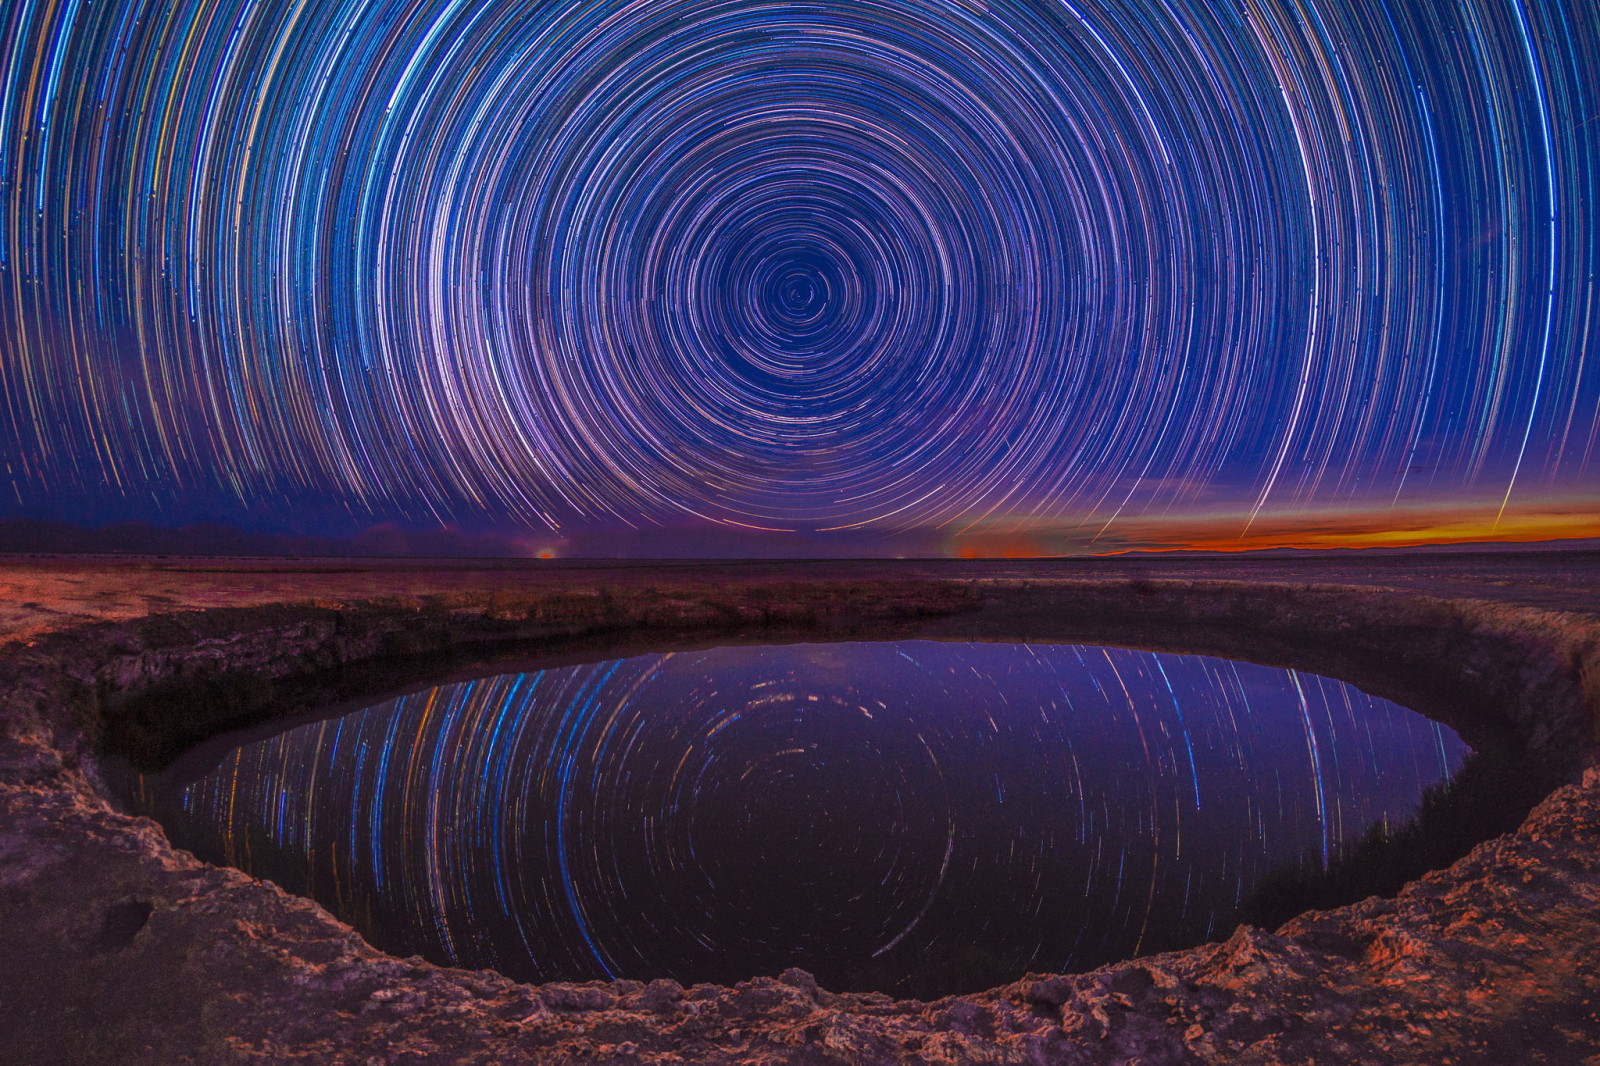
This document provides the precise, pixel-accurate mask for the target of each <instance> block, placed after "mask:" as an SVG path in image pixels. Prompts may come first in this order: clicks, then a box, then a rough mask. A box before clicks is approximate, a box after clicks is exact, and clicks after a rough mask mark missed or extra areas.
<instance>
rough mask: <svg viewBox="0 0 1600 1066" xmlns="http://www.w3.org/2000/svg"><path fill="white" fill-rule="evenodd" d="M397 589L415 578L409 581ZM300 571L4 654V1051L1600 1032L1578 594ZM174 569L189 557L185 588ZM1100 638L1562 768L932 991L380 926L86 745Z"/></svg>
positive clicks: (491, 1049) (603, 1051)
mask: <svg viewBox="0 0 1600 1066" xmlns="http://www.w3.org/2000/svg"><path fill="white" fill-rule="evenodd" d="M411 585H412V586H413V587H417V586H419V582H418V581H416V580H414V579H413V580H411ZM449 585H450V582H449V581H447V580H446V581H443V582H437V583H436V584H435V585H433V586H429V587H428V588H427V590H426V591H424V592H411V593H406V592H404V590H400V591H396V590H395V589H394V588H392V587H385V588H383V589H381V590H377V591H376V593H375V590H374V588H373V587H372V582H371V581H370V580H367V579H364V578H360V579H351V580H349V581H348V582H346V583H344V585H343V588H342V590H341V588H340V583H339V582H337V581H335V582H328V581H324V582H322V585H321V587H320V589H319V592H318V595H317V596H316V598H315V599H314V600H313V601H311V602H306V599H305V597H303V596H299V597H297V596H295V595H294V594H293V592H292V591H291V590H290V589H289V588H274V587H267V588H265V589H264V590H263V589H257V590H256V591H255V592H252V593H250V594H248V595H244V594H241V595H239V596H237V597H236V598H235V599H234V600H233V601H232V602H237V603H239V604H241V606H238V607H226V608H218V607H213V608H211V609H209V610H204V611H182V610H177V608H182V607H184V606H186V604H185V602H184V600H183V598H182V596H181V595H180V596H179V597H177V598H176V602H172V603H171V604H170V606H171V607H172V608H174V610H173V611H172V612H169V613H166V614H161V615H153V616H151V615H136V614H132V613H130V612H124V613H121V614H120V615H118V614H116V613H113V615H114V617H116V620H113V621H98V622H96V621H82V620H79V619H74V620H73V621H72V622H71V623H70V624H66V625H62V626H58V627H56V628H54V629H51V628H50V627H49V626H42V627H40V626H36V627H33V628H30V629H28V630H27V631H26V632H22V633H21V634H20V636H18V632H19V631H18V629H17V628H16V627H14V628H13V633H12V635H13V636H18V639H13V640H12V642H11V643H10V644H8V645H7V646H6V647H5V648H4V649H3V651H0V678H3V682H0V914H3V915H4V918H5V921H4V922H0V1003H3V1004H4V1010H3V1011H0V1048H4V1051H3V1053H0V1058H3V1059H4V1061H7V1062H15V1063H18V1064H25V1066H45V1064H54V1063H73V1064H87V1063H118V1064H143V1063H151V1064H155V1063H161V1064H169V1063H233V1062H270V1063H352V1064H372V1063H385V1064H388V1063H418V1064H421V1063H483V1064H489V1063H513V1062H529V1063H535V1062H536V1063H558V1062H615V1063H680V1062H681V1063H734V1062H752V1063H754V1062H775V1063H776V1062H785V1063H788V1062H793V1063H819V1064H820V1063H871V1062H913V1063H969V1062H970V1063H978V1062H983V1063H1009V1062H1016V1063H1132V1062H1138V1063H1143V1064H1146V1066H1156V1064H1163V1063H1189V1062H1197V1063H1199V1062H1204V1063H1210V1062H1218V1063H1221V1062H1227V1063H1283V1062H1294V1063H1318V1062H1326V1063H1393V1062H1415V1063H1578V1062H1600V848H1597V847H1596V845H1597V843H1600V834H1597V829H1600V771H1596V770H1594V769H1593V768H1592V766H1593V764H1594V763H1595V758H1594V756H1595V752H1596V740H1595V729H1596V725H1595V724H1596V721H1597V716H1596V711H1597V709H1600V623H1597V621H1596V619H1595V618H1593V617H1591V616H1586V615H1580V614H1572V613H1568V614H1560V613H1552V612H1546V611H1540V610H1535V609H1531V608H1528V607H1524V606H1518V605H1515V604H1508V603H1503V602H1502V603H1491V602H1487V601H1484V600H1477V599H1473V600H1463V599H1449V600H1446V599H1441V598H1439V597H1435V596H1429V595H1423V594H1418V593H1416V592H1403V591H1396V590H1393V589H1383V588H1375V587H1372V586H1367V587H1357V586H1350V585H1326V584H1320V585H1311V584H1297V583H1263V582H1250V581H1231V582H1221V581H1203V580H1181V581H1172V580H1146V579H1139V580H1056V579H1049V578H1038V579H1026V578H1017V577H999V578H986V579H971V580H961V581H938V580H931V579H927V578H925V577H917V578H915V579H904V578H894V577H884V578H881V579H877V580H866V579H862V578H860V577H859V576H853V577H851V578H850V579H849V580H829V579H826V578H824V577H821V576H815V575H813V576H811V577H808V578H806V579H803V580H797V579H795V578H793V577H792V575H787V576H786V575H781V574H772V575H767V576H766V577H760V576H757V577H746V578H742V579H741V580H739V581H729V580H725V579H719V580H715V581H708V580H707V579H706V578H705V575H703V574H694V573H688V572H684V573H677V574H675V575H673V576H672V577H671V578H669V579H660V580H656V579H652V580H651V581H649V582H648V583H646V582H644V581H641V580H637V579H635V580H631V581H628V582H622V583H618V584H617V585H608V584H606V583H605V582H603V581H602V582H598V583H597V582H595V581H593V580H591V579H589V578H583V579H577V578H571V579H566V580H554V581H547V580H541V581H539V582H531V583H520V584H519V583H518V582H517V581H516V580H515V579H505V578H502V579H500V580H497V581H496V582H495V583H494V588H493V591H492V592H491V593H486V592H484V591H483V590H481V589H474V590H471V591H466V592H463V591H456V592H452V591H450V590H449V588H448V586H449ZM180 591H181V589H180ZM868 636H870V637H877V638H882V637H906V636H922V637H931V638H945V639H1032V640H1040V641H1047V640H1100V641H1104V642H1109V643H1121V644H1126V645H1131V646H1142V647H1153V648H1163V649H1168V650H1178V649H1182V650H1190V651H1199V652H1207V653H1212V654H1224V655H1232V656H1233V657H1236V658H1246V659H1252V660H1255V661H1259V662H1266V663H1270V664H1275V665H1293V666H1298V667H1303V668H1306V669H1311V670H1316V671H1318V672H1321V673H1325V674H1330V675H1332V676H1338V677H1342V678H1345V679H1347V680H1351V681H1354V682H1356V683H1358V684H1361V685H1362V686H1363V687H1366V688H1368V689H1369V690H1370V691H1374V692H1376V693H1378V694H1381V695H1386V696H1389V697H1390V698H1395V699H1398V700H1400V701H1401V702H1404V703H1406V704H1408V705H1410V706H1412V707H1414V708H1417V709H1419V710H1422V711H1424V712H1425V713H1428V714H1430V715H1432V716H1434V717H1436V718H1439V719H1440V720H1442V721H1445V722H1447V723H1448V724H1450V725H1452V726H1454V727H1455V728H1456V729H1457V730H1458V731H1459V732H1460V733H1461V734H1462V735H1463V736H1464V737H1465V738H1467V739H1468V741H1469V743H1474V744H1475V745H1495V746H1498V747H1499V748H1501V749H1502V750H1510V751H1513V752H1515V753H1516V755H1517V757H1518V758H1519V759H1521V760H1522V763H1523V764H1524V765H1525V766H1526V768H1527V773H1528V774H1530V775H1534V776H1536V777H1537V778H1539V779H1540V780H1541V781H1545V782H1547V783H1548V785H1549V787H1550V788H1551V791H1550V792H1549V794H1548V796H1547V797H1546V798H1545V799H1544V800H1543V801H1542V802H1540V803H1539V804H1538V805H1537V806H1536V807H1535V808H1534V810H1533V811H1532V813H1531V814H1530V815H1529V816H1528V817H1527V819H1526V820H1525V821H1524V822H1523V824H1522V825H1521V826H1520V828H1518V829H1517V830H1516V831H1514V832H1512V833H1509V834H1507V835H1505V836H1502V837H1499V838H1496V839H1493V840H1489V841H1486V842H1484V843H1482V844H1480V845H1479V846H1478V847H1476V848H1475V849H1474V850H1473V851H1472V852H1471V853H1470V854H1469V855H1467V856H1466V857H1465V858H1463V859H1461V860H1460V861H1458V862H1456V863H1455V864H1454V865H1452V866H1450V867H1449V868H1448V869H1445V870H1441V871H1436V872H1434V873H1430V874H1428V875H1426V876H1424V877H1422V878H1421V879H1420V880H1417V881H1415V882H1413V883H1411V884H1409V885H1407V886H1406V887H1405V888H1404V889H1403V890H1401V891H1400V892H1399V893H1398V895H1397V896H1395V897H1393V898H1373V899H1368V900H1366V901H1364V902H1361V903H1357V904H1354V905H1352V906H1348V907H1343V908H1340V909H1338V910H1333V911H1325V912H1318V913H1309V914H1306V915H1303V916H1301V917H1299V918H1296V919H1295V920H1293V921H1291V922H1289V923H1288V924H1287V925H1285V926H1283V927H1282V928H1280V929H1278V930H1276V931H1275V932H1268V931H1265V930H1260V929H1254V928H1250V927H1240V928H1239V929H1238V930H1237V931H1235V932H1234V933H1233V935H1232V936H1230V937H1229V938H1228V939H1227V940H1226V941H1224V942H1222V943H1218V944H1212V945H1206V946H1203V947H1199V948H1195V949H1191V950H1188V951H1182V952H1175V953H1171V954H1166V955H1160V956H1153V957H1147V958H1141V959H1135V960H1131V961H1128V962H1124V963H1119V964H1116V965H1112V966H1108V967H1105V968H1102V969H1099V970H1096V971H1093V972H1091V973H1085V974H1071V975H1028V976H1026V977H1023V978H1022V979H1020V980H1018V981H1016V982H1014V983H1012V984H1009V985H1005V986H1003V987H1000V988H996V989H992V990H990V991H988V992H985V993H981V994H977V995H970V996H960V997H953V998H948V999H943V1000H939V1001H936V1002H932V1003H922V1002H915V1001H904V1000H901V1001H897V1000H893V999H891V998H890V997H888V996H884V995H878V994H868V995H861V994H848V995H838V994H833V993H830V992H828V991H826V990H823V989H820V988H818V987H817V986H816V983H815V981H813V980H812V979H811V978H810V977H809V975H807V974H805V973H803V972H801V971H798V970H791V971H788V972H786V973H783V974H780V975H777V976H763V977H753V978H752V979H751V980H749V981H744V982H741V983H739V984H737V985H735V986H734V987H732V988H724V987H719V986H709V985H699V986H694V987H691V988H682V987H680V986H678V985H677V984H675V983H673V982H671V981H667V980H658V981H654V982H651V983H649V984H644V983H640V982H630V981H619V982H614V983H609V984H606V983H589V984H581V985H576V984H548V985H543V986H528V985H520V984H517V983H515V982H512V981H510V980H508V979H506V978H504V977H502V976H500V975H498V974H495V973H491V972H465V971H460V970H452V969H447V968H441V967H437V966H433V965H430V964H428V963H426V962H423V961H422V960H420V959H416V958H412V959H396V958H392V957H389V956H386V955H384V954H382V953H380V952H378V951H376V950H374V949H373V948H371V947H370V946H368V945H367V944H366V943H365V942H363V941H362V940H361V939H360V938H359V937H358V936H357V935H356V934H355V933H354V932H352V931H351V930H350V929H349V928H348V927H346V926H344V925H342V924H341V923H339V922H338V921H337V920H336V919H334V918H333V917H332V916H330V915H329V914H328V913H327V912H326V911H324V910H323V909H322V908H321V907H319V906H318V905H316V904H315V903H312V902H310V901H308V900H304V899H299V898H296V897H293V896H289V895H286V894H285V893H283V892H281V891H279V890H278V889H277V888H276V887H274V886H273V885H271V884H270V883H267V882H262V881H257V880H254V879H252V878H250V877H248V876H246V875H245V874H243V873H240V872H238V871H235V870H229V869H223V868H218V867H214V866H209V865H207V864H204V863H201V862H199V861H198V860H196V859H195V858H193V857H192V856H190V855H188V854H187V853H185V852H181V851H177V850H175V849H173V848H172V847H171V846H170V844H169V843H168V842H167V840H166V838H165V836H164V834H163V833H162V831H161V829H160V827H159V826H157V825H156V824H155V823H153V822H151V821H149V820H147V819H141V818H134V817H130V816H127V815H125V814H122V813H119V812H118V810H116V808H115V804H114V803H113V802H112V801H111V800H110V798H109V797H108V794H107V790H106V788H105V786H104V783H103V775H102V769H101V768H102V766H103V765H104V760H105V758H106V757H107V755H108V754H115V755H117V756H118V757H122V758H128V759H131V760H133V761H134V762H136V763H144V764H149V765H159V764H161V763H162V762H164V761H165V760H169V759H171V758H172V757H173V756H174V755H176V754H178V753H179V752H180V751H184V750H188V749H191V748H192V746H193V745H194V744H195V743H197V742H200V741H202V740H203V739H204V738H206V737H208V736H212V735H214V734H216V733H218V732H219V731H221V730H225V729H237V728H241V727H248V728H254V729H258V730H270V729H274V728H281V727H282V725H283V723H284V722H286V721H290V720H293V718H294V717H295V716H297V715H305V714H309V713H319V708H321V709H325V708H327V707H328V706H330V705H336V704H338V703H340V702H341V701H360V700H365V699H369V698H372V697H373V696H376V695H383V694H386V693H389V692H392V691H397V690H402V689H404V688H406V687H407V686H412V687H415V686H419V685H421V684H423V683H426V682H431V681H432V680H436V679H437V678H438V677H441V676H452V675H455V676H460V675H464V674H467V673H472V672H487V671H490V670H498V669H504V668H506V666H507V665H508V664H511V663H516V664H518V665H548V664H552V663H555V662H571V661H581V660H582V659H585V658H599V657H603V656H610V655H614V654H617V653H620V652H627V651H636V650H639V649H641V648H645V647H668V646H683V645H688V644H695V643H700V644H705V643H719V642H727V641H734V640H763V641H776V640H795V639H811V640H820V639H851V638H854V639H862V638H863V637H868Z"/></svg>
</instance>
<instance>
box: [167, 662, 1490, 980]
mask: <svg viewBox="0 0 1600 1066" xmlns="http://www.w3.org/2000/svg"><path fill="white" fill-rule="evenodd" d="M1463 750H1464V749H1463V747H1462V745H1461V743H1460V741H1459V740H1458V739H1457V738H1456V737H1455V736H1454V734H1451V733H1449V731H1448V730H1445V729H1443V728H1442V727H1440V726H1438V725H1436V724H1434V723H1431V722H1428V721H1426V720H1424V719H1422V718H1420V717H1418V716H1416V715H1413V714H1411V713H1410V712H1407V711H1404V710H1402V709H1400V708H1397V707H1395V706H1394V705H1392V704H1389V703H1386V702H1385V701H1382V700H1379V699H1376V698H1374V697H1371V696H1368V695H1366V694H1364V693H1362V692H1360V691H1359V690H1357V689H1355V688H1352V687H1350V686H1348V685H1343V684H1341V683H1338V682H1334V681H1330V680H1328V679H1326V678H1321V677H1317V676H1315V675H1311V674H1300V673H1295V672H1290V671H1283V670H1274V669H1270V668H1267V667H1260V666H1252V665H1249V664H1245V663H1235V662H1226V661H1222V660H1216V659H1206V658H1201V657H1197V656H1186V655H1166V654H1155V653H1150V652H1139V651H1128V650H1123V649H1115V648H1083V647H1074V646H1050V645H1046V646H1021V645H1003V644H940V643H928V642H902V643H881V644H838V645H831V646H826V647H818V646H808V645H792V646H786V647H735V648H718V649H713V650H710V651H702V652H680V653H676V654H671V655H647V656H640V657H638V658H633V659H626V660H617V661H612V662H608V663H601V664H595V665H590V666H577V667H565V668H561V669H552V670H546V671H543V672H541V673H537V674H524V675H505V676H501V677H492V678H486V679H483V680H479V681H470V682H462V683H456V684H451V685H446V686H442V687H440V688H437V689H434V690H431V691H429V692H424V693H419V694H416V695H413V696H406V697H402V698H400V699H397V700H394V701H391V702H390V703H387V704H384V705H381V706H378V707H373V708H369V709H367V710H364V711H360V712H357V713H355V714H351V715H347V716H345V717H343V718H340V719H337V720H331V721H326V722H318V723H313V724H310V725H305V726H301V727H297V728H295V729H292V730H289V731H287V732H284V733H282V734H279V735H278V736H275V737H273V738H271V739H268V740H264V741H258V742H254V743H251V744H249V745H246V746H245V747H242V748H240V749H238V750H237V751H235V752H234V753H233V754H231V755H230V756H228V757H227V758H226V759H224V760H223V762H222V763H221V764H220V766H219V768H218V770H217V771H216V772H215V773H213V774H212V775H210V776H209V777H207V778H204V779H202V780H200V781H198V782H196V783H194V784H192V785H190V786H188V787H187V788H185V789H183V790H182V791H181V793H177V794H178V795H180V796H181V800H179V801H178V802H177V803H176V805H175V806H167V807H163V806H162V805H161V804H160V803H157V802H156V801H154V800H150V801H149V802H151V803H154V804H155V806H154V807H153V808H152V813H154V814H156V815H157V816H159V817H160V818H161V820H162V822H163V824H165V825H166V826H167V827H168V828H169V831H170V832H171V833H172V835H173V837H174V839H175V841H177V842H178V843H179V844H180V846H185V847H189V848H190V849H191V850H195V851H197V852H198V853H200V854H202V855H203V856H206V857H210V858H214V859H216V860H218V861H223V862H228V863H232V864H234V865H240V866H243V867H245V868H246V869H249V870H250V871H252V872H254V873H256V874H258V875H259V876H264V877H268V878H270V879H272V880H274V881H276V882H278V883H279V884H280V885H283V886H284V887H285V888H287V889H289V890H291V891H296V892H300V893H302V894H306V895H310V896H312V897H314V898H316V899H319V900H320V901H322V902H323V903H325V904H326V905H327V906H328V907H329V908H330V909H332V910H333V911H334V912H335V913H337V914H340V915H341V916H343V917H345V918H347V920H350V921H352V922H354V923H356V924H357V925H358V926H360V928H361V931H362V932H363V933H364V934H365V935H366V936H368V938H369V939H371V940H372V941H373V942H374V943H376V944H379V945H381V946H382V947H384V948H385V949H387V950H390V951H392V952H395V953H398V954H402V955H405V954H413V953H417V954H423V955H426V956H429V957H431V958H434V959H437V960H439V961H441V962H446V963H449V964H451V965H458V966H466V967H473V968H477V967H489V968H494V969H498V970H501V971H502V972H505V973H507V974H510V975H512V976H514V977H518V978H522V979H529V980H553V979H584V978H588V977H601V976H616V977H638V978H645V979H649V978H655V977H660V976H672V977H676V978H679V979H680V980H684V981H688V982H694V981H701V980H709V981H717V982H722V983H727V982H731V981H737V980H742V979H744V978H746V977H749V976H751V975H752V974H758V973H777V972H780V971H782V970H783V969H785V968H786V967H788V966H800V967H802V968H804V969H808V970H811V971H813V972H815V973H817V974H818V976H819V978H821V979H823V983H824V985H826V986H830V987H839V988H844V987H848V986H851V985H854V986H857V987H870V986H872V985H873V984H874V982H884V981H889V982H892V981H895V980H899V979H901V978H909V976H910V975H915V974H916V973H918V972H919V967H923V966H925V965H930V964H935V965H942V963H936V962H935V963H930V962H929V960H939V959H944V960H948V961H949V963H950V965H956V964H957V961H958V960H959V965H960V966H962V967H965V966H967V965H968V963H970V962H972V960H973V959H978V960H982V959H987V958H991V957H993V958H996V959H1005V960H1007V961H1006V963H1005V964H1006V966H1008V967H1009V966H1012V965H1015V966H1016V967H1020V968H1028V969H1035V970H1045V971H1052V972H1059V971H1063V970H1067V969H1072V968H1079V969H1082V968H1088V967H1092V966H1094V965H1098V964H1100V963H1102V962H1106V961H1110V960H1112V959H1115V958H1119V957H1126V956H1127V955H1129V954H1131V953H1134V952H1136V951H1141V950H1164V949H1166V948H1168V947H1175V946H1184V945H1187V944H1193V943H1199V942H1201V941H1203V940H1206V939H1209V938H1211V937H1213V936H1214V935H1216V934H1217V933H1218V932H1219V931H1220V930H1226V929H1228V928H1231V926H1232V924H1233V923H1234V922H1235V921H1236V916H1237V911H1238V907H1239V900H1240V899H1241V897H1242V896H1243V895H1244V894H1245V893H1246V892H1247V891H1248V890H1249V889H1250V887H1251V886H1252V885H1253V884H1254V883H1255V882H1256V881H1257V880H1258V879H1259V878H1260V877H1261V876H1262V875H1263V874H1265V873H1266V872H1267V871H1269V870H1271V869H1273V868H1275V867H1277V866H1279V865H1281V864H1283V863H1286V862H1289V861H1293V860H1296V859H1298V858H1299V857H1301V856H1302V855H1303V854H1306V853H1310V854H1312V855H1314V856H1317V857H1319V858H1320V857H1322V856H1323V855H1327V854H1332V853H1333V852H1334V851H1335V849H1337V847H1338V845H1339V844H1340V842H1341V841H1344V840H1347V839H1350V838H1352V837H1356V836H1359V835H1360V834H1361V833H1362V832H1363V831H1364V830H1365V828H1366V827H1367V826H1368V825H1370V824H1373V823H1385V824H1398V823H1401V822H1403V821H1405V819H1406V818H1407V817H1408V816H1409V814H1410V812H1411V811H1413V810H1414V809H1415V807H1416V805H1417V803H1418V799H1419V796H1420V794H1421V792H1422V790H1423V789H1424V788H1425V787H1427V786H1428V785H1430V784H1432V783H1434V782H1436V781H1438V780H1440V779H1442V778H1443V777H1445V776H1447V775H1448V773H1449V772H1450V771H1451V770H1452V769H1453V768H1454V767H1455V766H1457V765H1458V764H1459V762H1460V760H1461V757H1462V753H1463ZM1308 752H1309V753H1310V754H1311V760H1310V761H1309V762H1308ZM963 972H965V971H963ZM1018 972H1020V969H1019V971H1018ZM897 975H898V976H897ZM949 979H952V980H954V979H957V978H955V977H951V978H949Z"/></svg>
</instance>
